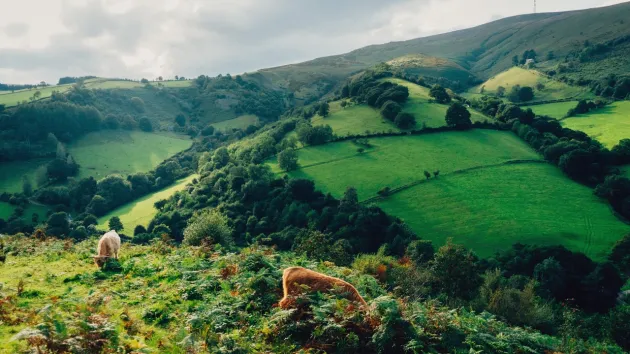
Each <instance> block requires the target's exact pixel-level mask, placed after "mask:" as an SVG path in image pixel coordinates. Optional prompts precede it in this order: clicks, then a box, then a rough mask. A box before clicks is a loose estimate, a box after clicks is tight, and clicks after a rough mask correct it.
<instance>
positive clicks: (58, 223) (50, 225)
mask: <svg viewBox="0 0 630 354" xmlns="http://www.w3.org/2000/svg"><path fill="white" fill-rule="evenodd" d="M69 233H70V223H69V222H68V214H66V213H65V212H59V213H54V214H52V215H50V217H49V218H48V220H47V221H46V234H48V235H52V236H58V237H61V236H64V235H68V234H69Z"/></svg>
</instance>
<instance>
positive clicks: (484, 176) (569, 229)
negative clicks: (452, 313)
mask: <svg viewBox="0 0 630 354" xmlns="http://www.w3.org/2000/svg"><path fill="white" fill-rule="evenodd" d="M532 181H536V182H535V184H532ZM566 201H570V203H567V202H566ZM378 205H379V206H380V207H381V208H383V210H385V211H386V212H388V213H391V214H393V215H396V216H399V217H401V218H402V219H404V220H405V222H406V223H407V224H409V225H410V226H411V227H412V228H413V229H414V230H415V231H416V232H417V233H418V234H419V235H421V236H422V237H423V238H427V239H430V240H432V241H433V242H434V243H436V244H438V245H441V244H443V243H444V242H446V239H447V238H448V237H453V238H454V239H455V240H456V241H457V242H459V243H462V244H464V245H466V247H469V248H471V249H473V250H475V252H476V253H477V254H479V255H480V256H483V257H489V256H492V255H493V254H494V253H495V252H497V251H501V250H504V249H508V248H509V247H511V245H512V244H514V243H516V242H521V243H527V244H537V245H556V244H561V245H563V246H565V247H567V248H569V249H570V250H573V251H579V252H583V253H584V254H586V255H588V256H589V257H592V258H594V259H604V258H605V256H606V255H607V254H608V252H609V251H610V249H611V247H612V246H613V244H614V243H615V242H616V241H617V240H619V239H621V238H622V237H623V236H624V235H625V234H627V233H628V232H629V231H630V226H628V225H626V224H624V223H623V222H621V221H619V220H618V219H617V218H616V217H615V216H614V215H613V214H612V212H611V210H610V208H609V207H608V205H607V204H606V202H605V201H602V200H601V199H599V198H597V197H596V196H594V195H593V193H592V191H591V190H590V189H589V188H587V187H584V186H582V185H580V184H577V183H575V182H572V181H570V180H569V179H567V178H566V177H565V176H564V175H563V174H562V173H561V172H560V171H559V170H558V169H557V168H556V167H554V166H550V165H546V164H531V163H530V164H516V165H506V166H500V167H489V168H484V169H479V170H474V171H469V172H466V173H462V174H452V175H449V174H447V175H445V176H440V177H439V178H438V179H432V180H430V181H428V182H427V183H422V184H420V185H417V186H415V187H412V188H410V189H407V190H404V191H401V192H399V193H396V194H394V195H392V196H390V197H388V198H386V199H385V200H383V201H380V202H378Z"/></svg>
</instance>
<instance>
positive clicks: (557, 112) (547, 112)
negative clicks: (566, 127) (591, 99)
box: [521, 101, 578, 119]
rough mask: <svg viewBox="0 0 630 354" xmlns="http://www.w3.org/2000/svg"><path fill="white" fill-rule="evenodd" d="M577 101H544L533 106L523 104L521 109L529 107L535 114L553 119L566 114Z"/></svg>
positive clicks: (560, 117)
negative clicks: (544, 102)
mask: <svg viewBox="0 0 630 354" xmlns="http://www.w3.org/2000/svg"><path fill="white" fill-rule="evenodd" d="M577 103H578V101H567V102H557V103H546V104H539V105H533V106H523V107H521V108H522V109H528V108H531V109H532V111H534V113H536V115H539V116H548V117H551V118H555V119H562V118H564V117H565V116H566V115H567V112H569V109H571V108H575V106H576V105H577Z"/></svg>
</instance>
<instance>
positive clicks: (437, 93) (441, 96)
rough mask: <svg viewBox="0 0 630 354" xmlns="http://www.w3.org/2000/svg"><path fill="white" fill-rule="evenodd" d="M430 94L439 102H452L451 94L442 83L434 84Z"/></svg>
mask: <svg viewBox="0 0 630 354" xmlns="http://www.w3.org/2000/svg"><path fill="white" fill-rule="evenodd" d="M429 96H431V97H433V98H435V101H436V102H437V103H442V104H447V103H450V102H451V96H449V94H448V92H446V89H444V87H442V86H440V85H433V87H431V90H430V91H429Z"/></svg>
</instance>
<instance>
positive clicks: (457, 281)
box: [430, 239, 482, 299]
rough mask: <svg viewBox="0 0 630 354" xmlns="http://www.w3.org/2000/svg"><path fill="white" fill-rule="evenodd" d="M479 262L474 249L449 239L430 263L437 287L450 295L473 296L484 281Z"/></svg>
mask: <svg viewBox="0 0 630 354" xmlns="http://www.w3.org/2000/svg"><path fill="white" fill-rule="evenodd" d="M477 262H478V258H477V256H475V254H473V253H472V251H470V250H467V249H465V248H464V246H462V245H455V244H453V243H452V240H451V239H449V240H448V241H447V242H446V245H444V246H442V247H440V249H439V250H438V251H437V253H436V254H435V257H434V258H433V260H432V261H431V263H430V270H431V275H432V277H433V278H434V283H435V287H436V288H437V289H438V290H439V291H440V292H443V293H444V294H446V295H448V296H453V297H458V298H462V299H471V298H473V297H474V295H475V292H476V291H477V288H478V287H479V285H480V284H481V282H482V279H481V276H480V275H479V272H478V269H477V267H478V265H477Z"/></svg>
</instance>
